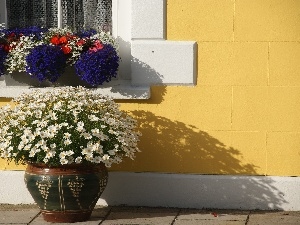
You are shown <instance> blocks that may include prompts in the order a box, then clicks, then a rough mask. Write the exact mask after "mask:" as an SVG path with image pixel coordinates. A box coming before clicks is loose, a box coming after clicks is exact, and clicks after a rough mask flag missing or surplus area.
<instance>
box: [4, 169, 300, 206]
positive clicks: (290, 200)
mask: <svg viewBox="0 0 300 225" xmlns="http://www.w3.org/2000/svg"><path fill="white" fill-rule="evenodd" d="M23 175H24V171H0V181H1V184H0V193H1V194H0V204H1V203H9V204H31V203H33V200H32V198H31V196H30V195H29V193H28V191H27V189H26V188H25V184H24V181H23ZM299 187H300V177H273V176H272V177H271V176H270V177H264V176H229V175H228V176H222V175H185V174H161V173H127V172H126V173H125V172H110V173H109V182H108V186H107V187H106V189H105V191H104V193H103V194H102V197H101V199H100V200H99V201H98V203H97V204H98V205H121V204H125V205H130V206H162V207H184V208H216V209H245V210H249V209H261V210H275V209H279V210H286V211H299V210H300V188H299Z"/></svg>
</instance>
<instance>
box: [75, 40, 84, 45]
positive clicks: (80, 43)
mask: <svg viewBox="0 0 300 225" xmlns="http://www.w3.org/2000/svg"><path fill="white" fill-rule="evenodd" d="M84 44H85V40H83V39H80V40H79V41H77V42H76V45H77V46H82V45H84Z"/></svg>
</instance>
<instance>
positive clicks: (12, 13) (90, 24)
mask: <svg viewBox="0 0 300 225" xmlns="http://www.w3.org/2000/svg"><path fill="white" fill-rule="evenodd" d="M6 10H7V27H9V28H14V27H28V26H42V27H48V28H50V27H69V28H71V29H73V30H81V29H88V28H97V29H100V30H106V31H111V27H112V0H9V1H6Z"/></svg>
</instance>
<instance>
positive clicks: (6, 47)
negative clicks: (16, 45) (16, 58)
mask: <svg viewBox="0 0 300 225" xmlns="http://www.w3.org/2000/svg"><path fill="white" fill-rule="evenodd" d="M3 50H4V51H5V52H7V53H8V52H9V50H11V48H10V46H9V45H4V46H3Z"/></svg>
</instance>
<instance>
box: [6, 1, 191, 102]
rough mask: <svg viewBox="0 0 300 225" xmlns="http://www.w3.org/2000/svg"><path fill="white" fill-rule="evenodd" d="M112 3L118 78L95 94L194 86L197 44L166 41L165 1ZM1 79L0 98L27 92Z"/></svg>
mask: <svg viewBox="0 0 300 225" xmlns="http://www.w3.org/2000/svg"><path fill="white" fill-rule="evenodd" d="M112 3H113V5H112V10H113V13H112V16H113V18H112V21H113V25H112V26H113V31H112V32H113V35H114V36H115V37H116V38H117V39H118V40H119V43H120V56H121V58H122V62H121V64H120V68H119V79H118V80H114V81H111V82H109V83H106V84H104V85H103V86H101V87H99V88H97V90H96V91H97V92H100V93H102V94H105V95H110V96H111V97H113V98H115V99H148V98H150V86H151V85H176V86H179V85H185V86H194V85H196V52H197V44H196V42H194V41H168V40H166V0H112ZM2 4H3V3H2ZM0 6H1V5H0ZM0 8H1V9H2V11H1V10H0V22H5V21H3V20H4V19H3V18H6V12H5V10H3V7H0ZM5 8H6V7H4V9H5ZM3 14H4V16H3ZM0 79H2V80H0V97H15V96H18V95H19V94H21V93H22V92H27V91H30V87H27V86H25V87H24V86H22V87H21V86H6V85H5V81H4V79H3V78H0ZM43 89H45V90H47V89H49V88H43Z"/></svg>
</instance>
